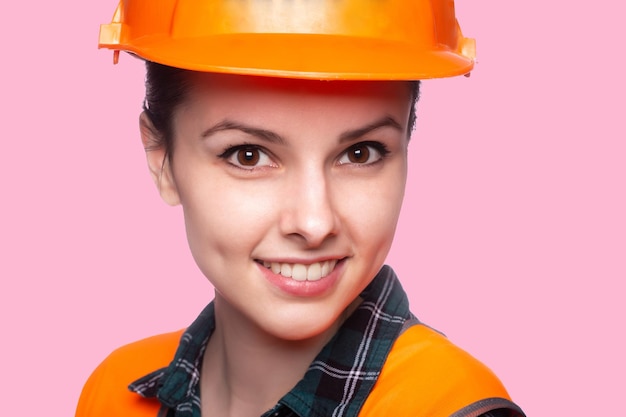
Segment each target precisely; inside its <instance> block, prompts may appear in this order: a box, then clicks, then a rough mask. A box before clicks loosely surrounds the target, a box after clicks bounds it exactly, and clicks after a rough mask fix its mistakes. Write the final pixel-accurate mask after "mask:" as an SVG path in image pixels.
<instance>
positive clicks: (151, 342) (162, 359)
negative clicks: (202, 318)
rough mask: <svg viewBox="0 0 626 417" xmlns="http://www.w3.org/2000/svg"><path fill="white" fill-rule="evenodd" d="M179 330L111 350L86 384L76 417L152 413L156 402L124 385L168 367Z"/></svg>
mask: <svg viewBox="0 0 626 417" xmlns="http://www.w3.org/2000/svg"><path fill="white" fill-rule="evenodd" d="M182 333H183V330H180V331H176V332H172V333H165V334H161V335H157V336H152V337H149V338H146V339H142V340H139V341H137V342H134V343H130V344H128V345H125V346H122V347H120V348H118V349H116V350H115V351H113V352H112V353H111V354H110V355H109V356H108V357H107V358H106V359H105V360H104V361H103V362H102V363H101V364H100V365H99V366H98V367H97V368H96V369H95V370H94V372H93V373H92V374H91V376H90V377H89V379H88V380H87V382H86V383H85V386H84V387H83V390H82V392H81V395H80V399H79V401H78V407H77V410H76V417H87V416H89V417H100V416H103V417H104V416H108V417H115V416H122V415H124V416H144V415H145V416H151V417H153V416H155V415H156V412H157V410H158V408H159V405H158V403H156V402H155V401H153V400H148V399H144V398H141V397H140V396H139V395H137V394H134V393H132V392H130V391H128V388H127V387H128V384H130V383H131V382H133V381H135V380H136V379H138V378H141V377H142V376H145V375H146V374H149V373H150V372H153V371H156V370H157V369H159V368H163V367H165V366H167V365H168V364H169V363H170V361H171V360H172V358H173V357H174V354H175V353H176V348H177V347H178V343H179V340H180V337H181V335H182ZM129 410H133V412H132V413H129Z"/></svg>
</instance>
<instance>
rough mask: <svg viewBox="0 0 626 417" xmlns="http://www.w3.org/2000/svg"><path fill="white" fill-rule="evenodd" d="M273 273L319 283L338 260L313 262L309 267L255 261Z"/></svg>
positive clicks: (296, 279) (331, 270)
mask: <svg viewBox="0 0 626 417" xmlns="http://www.w3.org/2000/svg"><path fill="white" fill-rule="evenodd" d="M257 262H258V263H260V264H261V265H263V266H264V267H266V268H267V269H269V270H271V271H272V272H273V273H275V274H278V275H282V276H283V277H285V278H291V279H293V280H295V281H319V280H320V279H322V278H324V277H326V276H328V274H330V273H331V272H333V269H335V266H336V265H337V262H339V260H337V259H331V260H328V261H323V262H315V263H312V264H310V265H305V264H290V263H283V262H267V261H257Z"/></svg>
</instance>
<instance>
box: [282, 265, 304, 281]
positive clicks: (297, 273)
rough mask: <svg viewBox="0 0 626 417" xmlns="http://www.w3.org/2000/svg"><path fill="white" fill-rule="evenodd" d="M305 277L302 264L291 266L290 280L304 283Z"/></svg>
mask: <svg viewBox="0 0 626 417" xmlns="http://www.w3.org/2000/svg"><path fill="white" fill-rule="evenodd" d="M280 270H281V271H282V270H283V268H282V267H281V268H280ZM281 275H282V274H281ZM306 275H307V273H306V266H304V265H302V264H295V265H294V266H293V268H292V270H291V278H293V279H295V280H296V281H306Z"/></svg>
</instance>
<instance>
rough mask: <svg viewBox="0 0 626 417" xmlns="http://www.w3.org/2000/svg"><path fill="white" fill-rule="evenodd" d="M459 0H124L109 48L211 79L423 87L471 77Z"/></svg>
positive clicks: (103, 43) (106, 42)
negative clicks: (418, 83)
mask: <svg viewBox="0 0 626 417" xmlns="http://www.w3.org/2000/svg"><path fill="white" fill-rule="evenodd" d="M474 45H475V44H474V40H473V39H470V38H465V37H463V35H462V33H461V30H460V28H459V25H458V23H457V20H456V16H455V11H454V0H121V1H120V3H119V5H118V7H117V10H116V11H115V15H114V17H113V22H112V23H110V24H105V25H102V26H101V29H100V42H99V46H100V47H104V48H109V49H113V50H115V51H116V52H115V61H116V62H117V55H118V54H119V51H127V52H131V53H133V54H136V55H138V56H140V57H142V58H144V59H146V60H149V61H154V62H158V63H161V64H165V65H169V66H173V67H178V68H184V69H190V70H196V71H208V72H221V73H232V74H249V75H264V76H276V77H288V78H313V79H328V80H330V79H344V80H419V79H425V78H438V77H448V76H453V75H461V74H468V73H469V72H470V71H471V70H472V68H473V66H474V57H475V46H474Z"/></svg>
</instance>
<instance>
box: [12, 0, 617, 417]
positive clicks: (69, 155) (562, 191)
mask: <svg viewBox="0 0 626 417" xmlns="http://www.w3.org/2000/svg"><path fill="white" fill-rule="evenodd" d="M114 7H115V1H114V0H106V1H104V0H99V1H78V0H67V1H55V2H43V1H40V2H36V3H33V2H10V5H8V10H7V7H6V5H5V7H4V13H3V15H4V18H3V23H2V25H0V31H1V33H0V35H1V39H2V44H3V47H2V53H1V57H0V59H1V60H2V65H1V67H0V68H1V71H2V77H0V83H1V85H0V87H1V89H0V92H1V93H0V94H1V95H2V103H3V104H2V107H3V110H2V113H1V114H2V116H1V117H2V124H1V126H2V129H1V130H0V132H1V133H2V139H1V141H2V146H1V147H0V152H2V162H1V163H0V181H1V184H0V190H1V194H0V195H1V198H2V203H1V208H0V210H2V215H1V216H0V231H1V232H0V245H1V248H0V249H1V255H0V256H1V261H0V277H2V279H1V281H0V286H1V288H0V309H1V310H0V320H2V323H1V325H2V330H3V337H2V340H3V342H2V347H1V349H2V354H1V355H0V361H1V366H0V369H2V372H1V377H0V385H1V388H2V389H1V391H0V392H1V394H0V398H2V400H3V401H2V404H3V414H6V415H34V416H35V415H54V416H69V415H73V411H74V407H75V403H76V400H77V398H78V395H79V392H80V389H81V386H82V384H83V382H84V381H85V379H86V378H87V376H88V375H89V373H90V372H91V370H92V369H93V368H94V367H95V366H96V365H97V364H98V363H99V361H100V360H102V359H103V358H104V357H105V355H106V354H108V352H110V351H111V350H112V349H114V348H115V347H117V346H119V345H121V344H123V343H126V342H130V341H132V340H134V339H137V338H140V337H144V336H148V335H150V334H154V333H158V332H163V331H167V330H172V329H176V328H180V327H183V326H185V325H187V324H188V323H189V322H190V321H191V320H192V319H193V318H194V317H195V315H196V314H197V313H198V312H199V310H200V309H201V308H202V307H203V306H204V304H205V303H206V302H207V301H208V300H209V299H210V298H211V288H210V287H209V285H208V284H207V282H206V280H205V279H204V278H203V277H202V276H201V275H200V273H199V272H198V271H197V270H196V267H195V265H194V263H193V261H192V259H191V257H190V255H189V253H188V249H187V246H186V241H185V236H184V231H183V225H182V219H181V215H180V214H181V213H180V210H179V209H178V208H174V209H172V208H169V207H167V206H165V205H164V204H163V203H162V202H161V201H160V199H159V197H158V196H157V193H156V191H155V189H154V187H153V185H152V183H151V180H150V178H149V175H148V172H147V169H146V168H145V164H144V157H143V152H142V149H141V146H140V142H139V138H138V133H137V115H138V112H139V108H140V104H141V98H142V79H143V69H142V66H141V65H140V63H139V62H138V61H136V60H134V59H132V58H130V57H129V56H126V55H123V56H122V57H121V63H120V65H118V66H116V67H114V66H113V65H112V64H111V61H112V56H111V53H109V52H105V51H98V50H97V49H96V42H97V34H98V25H99V24H100V23H105V22H107V21H108V20H109V19H110V17H111V16H112V13H113V10H114ZM619 9H621V10H619ZM624 11H625V10H624V6H623V5H622V2H618V1H613V2H608V1H607V2H599V3H598V2H596V3H589V2H572V1H564V0H554V1H549V2H546V1H541V0H527V1H517V2H505V1H483V0H474V1H468V0H457V12H458V15H459V18H460V21H461V23H462V26H463V29H464V32H465V33H466V35H468V36H472V37H476V38H477V40H478V53H479V64H478V66H477V68H476V70H475V71H474V73H473V74H472V76H471V78H469V79H465V78H459V79H450V80H442V81H429V82H427V83H426V84H425V85H424V89H423V99H422V102H421V103H420V105H419V115H418V129H417V132H416V135H415V137H414V139H413V143H412V144H411V149H410V158H411V169H410V179H409V184H408V195H407V198H406V203H405V206H404V211H403V214H402V218H401V221H400V225H399V232H398V235H397V239H396V242H395V246H394V248H393V251H392V253H391V255H390V256H389V263H390V264H392V265H393V266H394V267H395V268H396V270H397V272H398V273H399V275H400V277H401V278H402V280H403V282H404V284H405V286H406V288H407V290H408V291H409V293H410V297H411V300H412V303H413V310H414V312H415V313H416V314H417V315H418V316H419V317H421V318H422V320H424V321H426V322H428V323H429V324H431V325H433V326H435V327H437V328H439V329H441V330H443V331H444V332H445V333H447V335H448V336H449V337H450V338H451V339H452V340H453V341H455V342H456V343H458V344H459V345H461V346H463V347H465V348H466V349H467V350H468V351H469V352H471V353H472V354H474V355H475V356H477V357H478V358H480V359H482V360H483V361H484V362H485V363H487V364H488V365H489V366H490V367H492V369H493V370H494V371H495V372H496V373H497V374H498V375H499V376H500V377H501V378H502V380H503V381H504V382H505V384H506V385H507V387H508V388H509V391H510V393H511V395H512V396H513V397H514V399H515V400H516V401H517V402H518V403H519V404H520V405H522V406H523V407H524V408H525V410H526V411H527V413H528V415H529V416H548V415H554V416H586V415H603V413H606V414H607V415H620V413H623V407H624V406H623V395H624V394H623V390H624V388H625V387H626V386H625V385H624V382H623V381H624V379H623V378H624V375H625V374H626V365H625V362H626V361H625V359H624V352H625V351H626V342H625V341H624V339H625V337H624V334H623V333H624V327H625V325H624V321H625V320H624V318H625V317H626V315H625V313H626V311H625V308H624V302H623V300H624V295H625V291H624V288H623V282H624V279H625V278H626V220H625V216H624V213H626V168H625V166H626V164H625V163H624V159H625V156H626V144H625V141H626V129H625V127H624V121H623V120H624V119H623V118H624V108H625V105H624V100H625V97H626V88H625V81H624V74H623V72H624V70H625V69H626V67H625V65H624V63H625V60H626V58H625V56H626V55H625V54H624V52H623V49H624V45H623V43H624V41H623V34H624V32H623V30H622V28H623V25H624V23H623V18H622V17H621V16H623V15H624ZM180 300H184V301H180ZM24 408H26V411H23V410H24Z"/></svg>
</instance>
